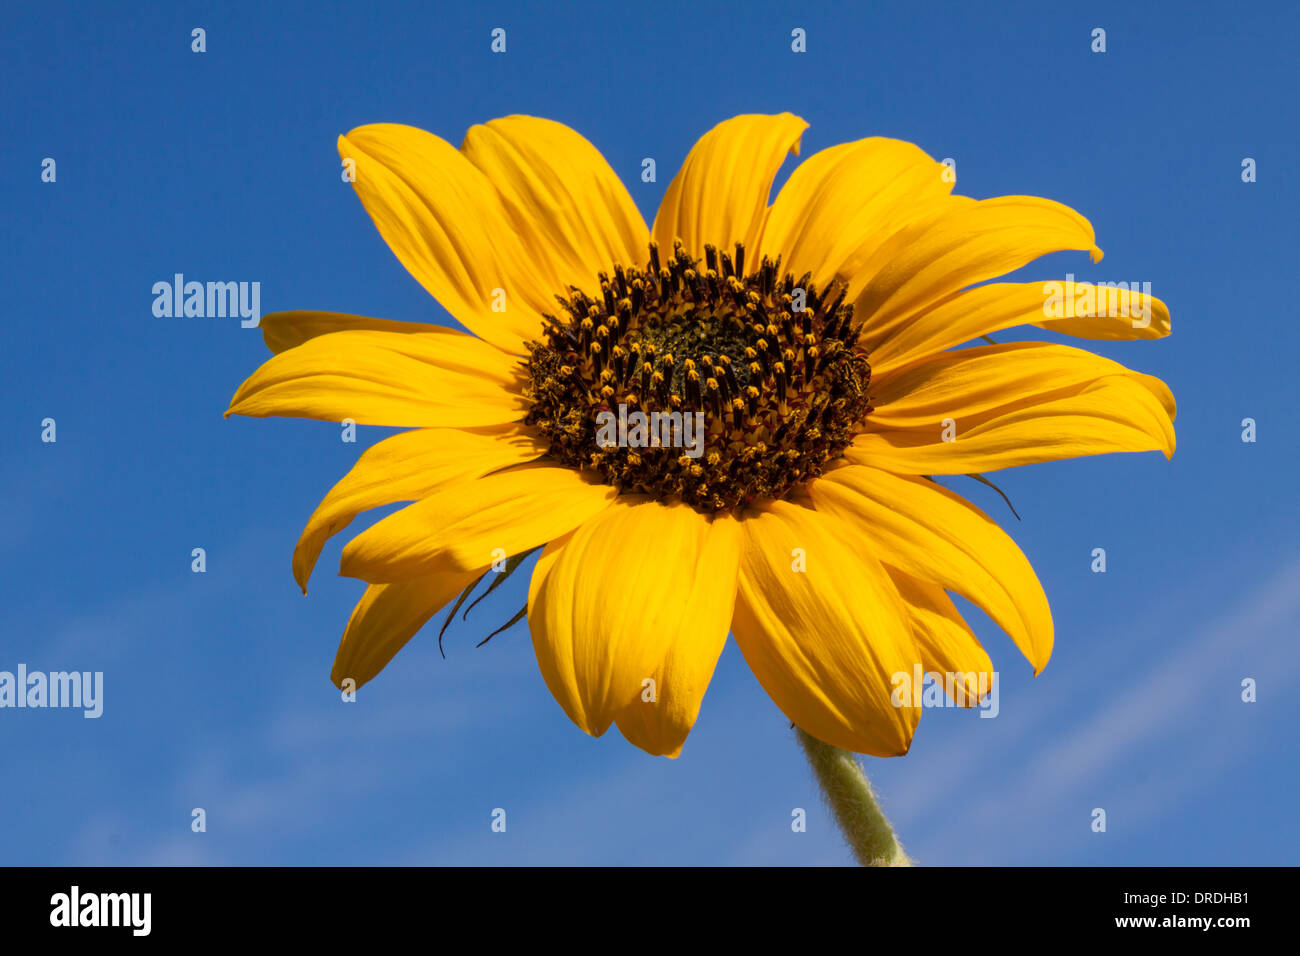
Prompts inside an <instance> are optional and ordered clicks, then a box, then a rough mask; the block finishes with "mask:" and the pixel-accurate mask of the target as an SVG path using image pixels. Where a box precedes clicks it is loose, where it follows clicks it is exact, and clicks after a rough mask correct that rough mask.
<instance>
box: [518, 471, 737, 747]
mask: <svg viewBox="0 0 1300 956" xmlns="http://www.w3.org/2000/svg"><path fill="white" fill-rule="evenodd" d="M740 548H741V541H740V531H739V528H738V526H737V522H736V521H735V519H732V518H725V517H724V518H718V519H715V520H713V521H710V520H709V519H708V518H706V517H704V516H703V515H701V514H699V513H698V512H696V511H695V510H694V509H693V508H690V507H688V506H686V505H682V504H663V503H661V502H656V501H649V500H647V499H645V498H643V497H641V496H626V497H624V498H620V499H619V501H618V502H617V503H616V504H615V505H614V506H613V507H610V508H609V509H607V510H605V511H603V512H601V514H599V515H598V516H596V517H594V518H592V519H591V520H589V521H587V522H585V523H583V524H582V525H580V526H579V527H578V528H576V529H575V530H574V531H573V532H572V533H571V534H569V535H566V536H565V537H564V538H562V539H560V540H558V541H553V542H551V544H549V545H548V546H547V548H546V550H545V551H543V552H542V555H541V557H540V558H538V561H537V567H536V569H535V570H534V572H533V579H532V584H531V586H530V588H529V593H528V627H529V630H531V631H532V635H533V649H534V651H535V652H536V654H537V663H538V667H539V668H540V669H541V672H542V677H543V678H545V680H546V686H547V687H549V688H550V690H551V693H552V694H553V695H554V696H555V699H556V700H557V701H558V702H559V704H560V706H561V707H563V708H564V712H565V713H566V714H568V715H569V717H570V719H571V720H573V722H574V723H575V724H577V725H578V726H579V727H581V728H582V729H583V730H585V731H586V732H587V733H589V734H592V735H593V736H597V737H598V736H600V735H601V734H603V733H604V732H605V731H606V730H607V729H608V728H609V725H610V722H611V721H613V720H614V719H615V718H616V717H617V719H618V721H619V727H620V729H621V730H622V731H623V734H624V736H626V737H627V739H628V740H630V741H631V742H632V743H634V744H636V745H637V746H638V747H641V748H642V749H643V750H646V751H648V752H650V753H652V754H670V755H676V754H677V753H678V752H679V751H680V750H681V746H682V742H683V741H684V740H685V739H686V735H687V733H688V732H689V731H690V729H691V725H692V724H693V723H694V722H695V717H696V715H697V714H698V713H699V709H700V699H701V698H702V697H703V695H704V691H705V688H706V687H707V686H708V683H709V678H710V677H711V676H712V674H713V667H714V665H715V664H716V663H717V660H718V655H719V654H721V653H722V646H723V644H724V643H725V641H726V638H727V627H728V624H729V622H730V620H731V612H732V606H733V602H734V600H735V593H736V565H737V561H738V559H739V554H740ZM647 680H654V681H655V682H656V683H655V684H653V685H650V684H647V683H646V681H647ZM647 690H652V691H653V692H654V694H655V696H656V697H657V698H658V699H657V701H656V702H653V703H651V702H648V701H643V699H642V695H643V694H645V693H646V691H647Z"/></svg>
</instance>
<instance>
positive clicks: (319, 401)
mask: <svg viewBox="0 0 1300 956" xmlns="http://www.w3.org/2000/svg"><path fill="white" fill-rule="evenodd" d="M522 384H523V377H522V372H521V371H520V370H519V367H518V360H517V359H515V358H513V357H511V356H508V355H506V353H504V352H502V351H500V350H499V349H496V348H494V347H492V346H491V345H488V344H487V343H486V342H482V341H480V340H479V339H476V338H474V337H473V336H471V335H466V334H465V333H463V332H456V331H453V330H451V329H442V330H441V331H439V332H419V333H411V334H407V335H403V334H398V333H395V332H377V331H370V330H358V331H350V332H332V333H330V334H328V335H320V336H317V337H316V338H312V339H308V340H307V341H306V342H303V343H302V344H301V345H299V346H296V347H295V348H291V349H288V350H287V351H284V352H281V353H280V354H278V355H275V356H272V357H271V358H270V359H268V360H267V361H266V362H265V363H264V364H263V365H262V367H261V368H259V369H258V370H257V371H256V372H254V373H253V374H252V375H250V376H249V377H248V380H247V381H245V382H244V384H243V385H241V386H239V390H238V391H237V392H235V397H234V398H232V399H231V400H230V408H229V409H228V410H227V411H226V414H227V415H250V416H253V417H264V416H268V415H282V416H287V417H289V418H316V419H322V420H324V421H333V422H341V421H342V420H343V419H345V418H350V419H352V420H353V421H354V422H356V423H357V424H358V425H388V426H392V427H395V428H423V427H434V426H453V427H471V426H475V425H499V424H503V423H505V422H512V421H517V420H519V419H521V418H523V416H524V415H525V414H526V413H527V411H528V408H529V402H528V401H527V400H526V399H525V398H523V397H522V395H520V389H521V387H522Z"/></svg>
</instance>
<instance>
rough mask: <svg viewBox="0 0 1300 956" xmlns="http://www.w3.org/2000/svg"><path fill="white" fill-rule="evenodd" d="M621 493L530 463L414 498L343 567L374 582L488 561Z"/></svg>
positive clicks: (366, 534)
mask: <svg viewBox="0 0 1300 956" xmlns="http://www.w3.org/2000/svg"><path fill="white" fill-rule="evenodd" d="M617 494H618V490H617V489H616V488H614V487H613V486H612V485H605V484H600V483H598V482H597V481H596V480H595V479H594V477H593V476H592V475H590V474H586V473H582V472H578V471H574V470H573V469H572V468H560V467H554V466H551V465H546V464H537V465H524V466H521V467H517V468H512V469H510V470H509V471H500V472H496V473H495V474H491V475H488V476H487V477H485V478H478V479H475V480H474V481H469V482H462V483H460V484H457V485H454V486H452V487H451V488H448V489H446V490H444V491H440V492H438V493H437V494H434V495H431V496H429V497H428V498H425V499H424V500H422V501H419V502H416V503H415V504H413V505H408V506H407V507H405V508H403V509H402V510H401V511H398V512H395V513H393V514H391V515H389V516H388V517H387V518H384V519H383V520H382V521H379V522H376V523H375V524H374V525H373V526H371V527H370V528H368V529H367V530H365V531H363V532H361V534H359V535H357V536H356V537H355V538H353V539H352V540H351V541H350V542H348V544H347V546H346V547H345V548H344V549H343V560H342V563H341V565H340V570H339V573H340V574H343V575H346V576H347V577H352V578H361V579H362V580H364V581H370V582H371V583H382V582H385V581H401V580H405V579H406V578H410V577H415V576H417V575H421V574H427V573H429V572H431V571H436V570H441V569H443V568H452V569H455V570H473V569H475V568H484V567H486V566H487V565H489V564H491V563H493V562H494V561H497V560H502V559H504V558H505V557H507V556H509V555H515V554H520V553H521V552H524V551H527V550H529V549H530V548H535V547H537V546H538V545H542V544H545V543H546V542H548V541H551V540H554V539H555V538H558V537H560V536H561V535H563V534H565V533H566V532H568V531H571V530H573V528H575V527H577V526H578V525H579V524H581V523H582V522H584V521H586V520H587V519H589V518H591V517H593V516H594V515H596V514H597V513H599V512H601V511H603V510H605V509H606V508H608V507H609V505H610V502H611V501H612V500H613V499H614V497H615V496H616V495H617Z"/></svg>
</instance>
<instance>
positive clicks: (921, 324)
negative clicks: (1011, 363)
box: [870, 282, 1170, 374]
mask: <svg viewBox="0 0 1300 956" xmlns="http://www.w3.org/2000/svg"><path fill="white" fill-rule="evenodd" d="M1045 285H1046V283H1042V282H997V283H993V284H991V285H983V286H979V287H978V288H975V289H968V290H966V291H964V292H959V293H957V294H956V295H954V296H950V297H949V298H947V299H944V300H943V301H942V302H939V303H938V304H936V305H934V306H933V307H931V308H929V309H926V310H925V311H924V312H922V313H921V314H920V315H917V316H915V317H914V318H912V319H911V321H909V322H906V323H904V324H901V325H898V326H895V327H894V330H893V332H892V334H890V335H888V336H887V337H885V338H884V339H883V340H881V341H878V342H876V343H875V345H874V346H873V347H872V350H871V356H870V357H871V368H872V371H873V372H875V373H877V374H878V373H881V372H886V371H889V370H890V369H894V368H898V367H900V366H902V365H906V364H907V363H909V362H912V361H914V360H916V359H919V358H923V357H925V356H927V355H931V354H933V353H936V352H942V351H943V350H944V349H949V348H952V347H953V346H957V345H961V344H963V343H965V342H969V341H971V340H973V339H976V338H979V337H980V336H981V335H989V334H991V333H993V332H997V331H999V330H1001V329H1009V328H1012V327H1013V326H1017V325H1037V326H1038V327H1039V328H1043V329H1048V330H1050V331H1052V332H1059V333H1061V334H1063V335H1073V336H1077V337H1079V338H1085V339H1157V338H1161V337H1163V336H1166V335H1168V334H1169V330H1170V320H1169V308H1168V306H1166V305H1165V304H1164V303H1163V302H1162V301H1160V300H1159V299H1157V298H1155V297H1154V296H1148V295H1144V294H1141V293H1139V294H1137V295H1127V296H1125V297H1124V298H1122V299H1121V300H1120V301H1121V303H1122V306H1123V308H1122V309H1119V310H1117V311H1119V312H1121V313H1122V312H1124V311H1127V312H1128V314H1127V315H1125V314H1119V315H1111V316H1106V315H1099V316H1093V317H1088V318H1083V317H1080V318H1076V317H1074V316H1073V306H1074V303H1073V302H1071V303H1065V302H1064V301H1063V302H1062V304H1063V305H1067V304H1068V305H1069V306H1070V311H1069V313H1068V314H1067V315H1066V316H1065V317H1063V318H1047V317H1046V313H1045V310H1044V306H1045V305H1046V304H1047V302H1048V301H1049V299H1050V294H1049V293H1048V292H1044V291H1043V289H1044V286H1045ZM1144 312H1145V314H1147V315H1149V316H1150V320H1149V321H1146V320H1144V319H1142V318H1134V317H1133V316H1134V315H1135V314H1139V315H1140V314H1142V313H1144ZM1135 321H1137V322H1138V323H1139V324H1140V327H1135V326H1134V324H1133V323H1134V322H1135ZM1143 323H1145V324H1143Z"/></svg>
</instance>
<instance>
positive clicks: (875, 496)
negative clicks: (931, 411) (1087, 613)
mask: <svg viewBox="0 0 1300 956" xmlns="http://www.w3.org/2000/svg"><path fill="white" fill-rule="evenodd" d="M809 497H810V498H811V499H812V502H813V504H814V506H815V507H816V508H817V510H818V511H819V512H824V513H826V514H827V515H830V516H832V517H834V518H835V519H837V520H839V521H843V522H846V523H849V524H851V526H852V527H853V528H855V529H857V530H856V533H857V535H858V540H859V544H860V546H861V547H862V548H864V549H867V550H869V551H870V553H871V554H873V555H875V556H876V558H878V559H879V560H880V561H883V562H884V563H885V564H887V565H889V566H890V567H891V568H897V569H899V570H900V571H903V572H904V573H906V574H910V575H911V576H912V577H915V578H919V579H920V580H922V581H926V582H930V583H933V584H937V585H940V586H942V587H944V588H946V589H947V590H949V591H954V592H956V593H957V594H960V595H961V596H962V597H964V598H966V599H967V600H968V601H970V602H971V603H972V604H974V605H976V606H977V607H979V608H981V609H982V610H983V611H984V613H986V614H987V615H988V616H989V617H991V618H992V619H993V620H994V621H995V622H996V623H997V625H998V626H999V627H1001V628H1002V629H1003V630H1004V631H1006V632H1007V634H1008V635H1010V637H1011V639H1012V640H1013V641H1015V642H1016V646H1017V647H1019V648H1020V651H1021V653H1022V654H1024V655H1025V657H1026V658H1028V660H1029V662H1030V663H1031V664H1032V665H1033V666H1034V673H1038V672H1039V671H1041V670H1042V669H1043V668H1044V667H1046V666H1047V659H1048V658H1049V657H1050V656H1051V653H1052V611H1051V608H1050V607H1049V606H1048V604H1047V597H1046V596H1045V595H1044V594H1043V588H1042V585H1040V584H1039V583H1038V576H1037V575H1036V574H1034V569H1033V567H1032V566H1031V565H1030V564H1029V561H1028V560H1027V559H1026V558H1025V556H1024V554H1023V553H1022V552H1021V550H1020V549H1019V548H1018V547H1016V543H1015V542H1014V541H1012V540H1011V538H1009V537H1008V536H1007V534H1006V533H1005V532H1004V531H1003V530H1002V529H1001V528H999V527H998V525H997V523H996V522H995V521H993V519H991V518H989V516H988V515H986V514H984V512H982V511H980V510H979V509H978V508H976V507H975V506H974V505H973V504H971V503H970V502H969V501H967V500H966V499H965V498H962V497H961V496H960V495H957V494H954V493H953V492H951V491H949V490H948V489H947V488H943V487H940V486H939V485H937V484H935V483H934V482H931V481H927V480H925V479H924V478H905V477H900V476H898V475H891V474H889V473H887V472H884V471H879V470H877V469H875V468H867V467H864V466H856V467H855V466H849V467H845V468H837V469H835V470H834V471H831V472H829V473H827V474H826V475H825V476H824V477H823V478H820V479H818V480H816V481H814V482H812V484H811V485H810V486H809Z"/></svg>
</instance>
